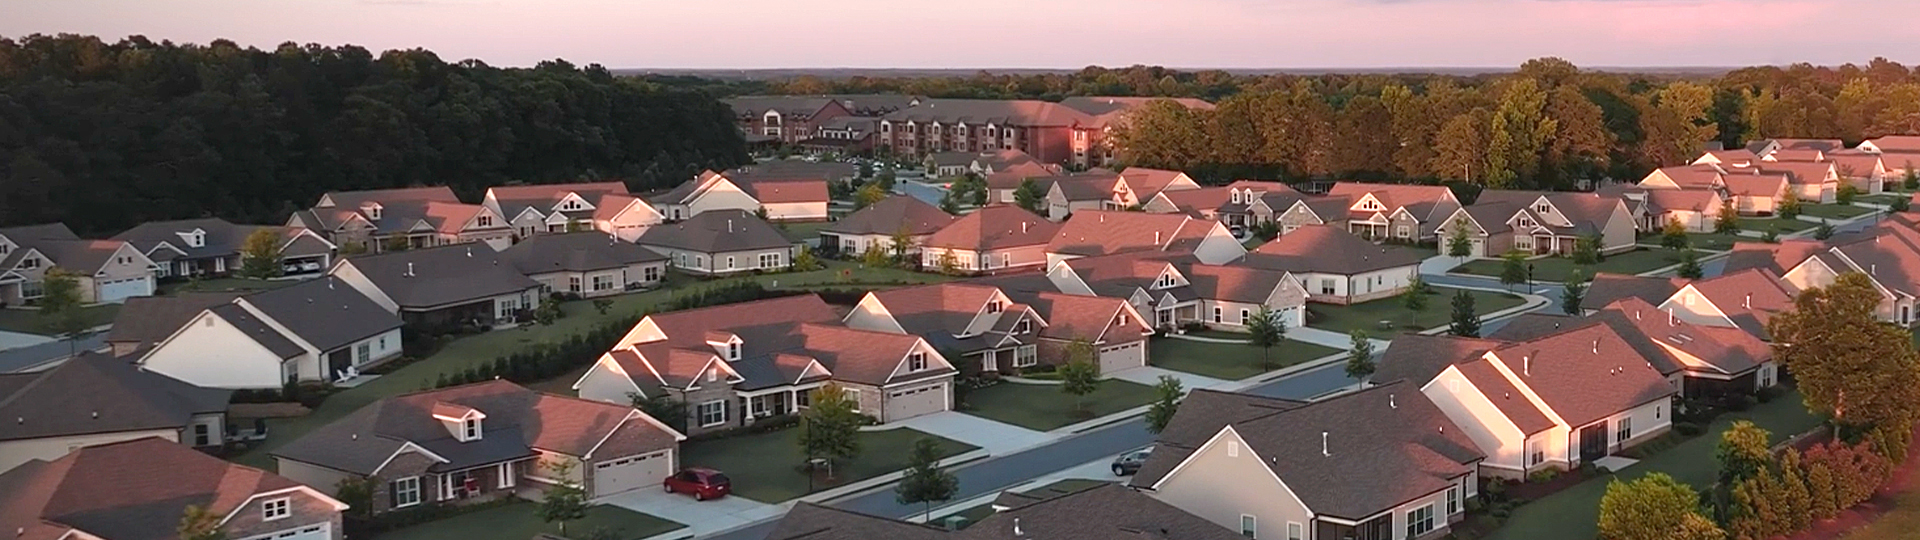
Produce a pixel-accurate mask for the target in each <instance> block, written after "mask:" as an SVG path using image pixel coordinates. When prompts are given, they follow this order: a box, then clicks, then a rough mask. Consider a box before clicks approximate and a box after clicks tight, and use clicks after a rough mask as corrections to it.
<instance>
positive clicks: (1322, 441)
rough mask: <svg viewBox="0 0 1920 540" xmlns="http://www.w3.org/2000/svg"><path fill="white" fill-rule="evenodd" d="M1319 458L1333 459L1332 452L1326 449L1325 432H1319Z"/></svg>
mask: <svg viewBox="0 0 1920 540" xmlns="http://www.w3.org/2000/svg"><path fill="white" fill-rule="evenodd" d="M1320 457H1333V452H1331V451H1329V450H1328V448H1327V432H1325V431H1322V432H1320Z"/></svg>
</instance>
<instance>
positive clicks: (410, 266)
mask: <svg viewBox="0 0 1920 540" xmlns="http://www.w3.org/2000/svg"><path fill="white" fill-rule="evenodd" d="M407 277H413V263H407Z"/></svg>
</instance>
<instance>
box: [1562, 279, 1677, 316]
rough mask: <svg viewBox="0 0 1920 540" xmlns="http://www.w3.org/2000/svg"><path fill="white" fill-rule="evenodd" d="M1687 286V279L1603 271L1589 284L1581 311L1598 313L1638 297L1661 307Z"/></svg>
mask: <svg viewBox="0 0 1920 540" xmlns="http://www.w3.org/2000/svg"><path fill="white" fill-rule="evenodd" d="M1686 284H1687V280H1686V279H1685V278H1666V277H1644V276H1634V275H1628V274H1615V273H1611V272H1600V273H1596V274H1594V275H1593V281H1591V282H1588V283H1587V294H1586V295H1585V296H1582V297H1580V309H1583V310H1597V309H1600V308H1603V307H1606V306H1607V304H1612V303H1614V302H1616V301H1619V300H1622V299H1626V298H1638V299H1641V300H1645V301H1646V302H1647V303H1649V304H1653V305H1656V306H1657V305H1660V303H1661V302H1665V301H1667V299H1668V298H1672V297H1673V293H1677V292H1680V287H1683V286H1685V285H1686Z"/></svg>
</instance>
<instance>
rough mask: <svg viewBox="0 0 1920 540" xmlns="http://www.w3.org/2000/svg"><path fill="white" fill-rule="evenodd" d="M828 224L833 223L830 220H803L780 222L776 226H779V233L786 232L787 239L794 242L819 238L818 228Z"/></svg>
mask: <svg viewBox="0 0 1920 540" xmlns="http://www.w3.org/2000/svg"><path fill="white" fill-rule="evenodd" d="M829 225H833V222H831V221H808V222H804V223H781V224H778V226H779V228H780V232H781V233H783V234H786V235H787V239H788V240H792V241H795V242H805V241H807V240H809V239H813V238H819V237H820V229H825V228H827V226H829Z"/></svg>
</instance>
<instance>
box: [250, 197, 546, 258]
mask: <svg viewBox="0 0 1920 540" xmlns="http://www.w3.org/2000/svg"><path fill="white" fill-rule="evenodd" d="M287 226H288V227H300V228H305V229H310V230H312V231H314V232H316V233H319V234H320V236H322V237H324V238H325V239H326V240H327V241H328V242H332V243H333V244H334V245H346V244H356V245H359V246H362V247H365V248H366V250H367V251H388V250H389V249H390V248H392V247H395V246H398V245H400V244H405V245H406V247H408V248H425V247H433V246H442V245H447V244H465V243H469V242H486V243H487V245H489V246H492V247H493V249H506V247H507V246H508V245H512V244H513V226H512V225H511V224H509V223H507V218H506V217H504V216H501V215H500V213H499V212H496V211H494V210H493V209H491V208H487V207H486V206H482V205H478V204H466V203H463V202H460V198H459V197H456V196H454V194H453V190H452V189H450V188H448V187H446V186H434V187H415V188H399V189H376V190H368V191H330V192H327V193H326V194H324V195H321V196H320V201H319V202H315V203H314V204H313V208H309V209H306V210H301V211H298V212H294V213H293V216H292V217H289V218H287Z"/></svg>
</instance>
